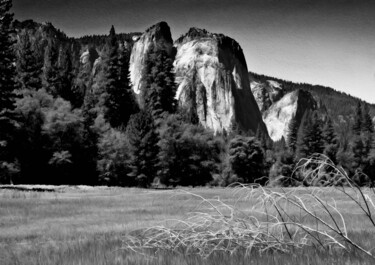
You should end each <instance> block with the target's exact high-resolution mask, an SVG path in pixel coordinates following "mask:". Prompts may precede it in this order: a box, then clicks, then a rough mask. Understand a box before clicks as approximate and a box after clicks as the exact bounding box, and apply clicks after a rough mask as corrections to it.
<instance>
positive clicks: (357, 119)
mask: <svg viewBox="0 0 375 265" xmlns="http://www.w3.org/2000/svg"><path fill="white" fill-rule="evenodd" d="M362 119H363V117H362V107H361V103H360V102H358V104H357V108H356V111H355V116H354V124H353V131H354V133H355V134H357V135H360V134H361V130H362Z"/></svg>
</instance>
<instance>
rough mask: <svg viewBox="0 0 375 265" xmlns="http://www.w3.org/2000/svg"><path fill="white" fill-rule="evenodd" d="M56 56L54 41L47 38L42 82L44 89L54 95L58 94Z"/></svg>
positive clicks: (57, 55)
mask: <svg viewBox="0 0 375 265" xmlns="http://www.w3.org/2000/svg"><path fill="white" fill-rule="evenodd" d="M58 58H59V52H58V50H57V47H56V45H55V43H54V41H53V40H52V39H49V40H48V44H47V47H46V49H45V53H44V64H43V74H42V84H43V87H44V88H45V89H46V91H47V92H49V93H50V94H52V95H54V96H57V94H58V81H59V76H58V74H59V72H58Z"/></svg>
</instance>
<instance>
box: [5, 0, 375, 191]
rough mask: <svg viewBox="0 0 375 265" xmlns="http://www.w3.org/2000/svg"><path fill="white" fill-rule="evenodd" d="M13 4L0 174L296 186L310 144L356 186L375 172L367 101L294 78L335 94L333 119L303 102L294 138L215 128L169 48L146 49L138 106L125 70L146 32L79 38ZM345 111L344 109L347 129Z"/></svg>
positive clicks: (10, 178) (15, 179) (52, 179)
mask: <svg viewBox="0 0 375 265" xmlns="http://www.w3.org/2000/svg"><path fill="white" fill-rule="evenodd" d="M10 8H11V1H10V0H5V1H2V2H1V3H0V28H1V31H0V183H5V184H8V183H12V184H19V183H22V184H56V185H60V184H70V185H76V184H86V185H118V186H139V187H169V186H178V185H184V186H189V185H191V186H199V185H221V186H226V185H228V184H230V183H233V182H243V183H253V182H258V183H261V184H269V185H283V186H289V185H300V184H303V181H302V179H301V178H302V177H301V176H299V175H298V172H293V169H294V168H295V166H296V165H297V164H298V163H299V161H300V159H302V158H306V157H309V156H311V155H312V154H314V153H322V154H325V155H326V156H328V157H329V158H330V159H331V160H332V161H334V162H335V163H337V164H339V165H341V166H343V167H344V168H345V169H346V170H347V171H348V172H349V173H350V175H351V176H353V177H354V178H356V181H357V182H358V183H359V184H361V185H371V184H372V182H373V180H375V172H374V171H375V154H374V148H373V135H374V126H373V123H372V119H371V115H370V113H371V112H373V108H374V107H373V106H371V105H369V104H365V103H364V102H361V101H360V100H358V99H355V98H351V97H348V96H347V95H343V96H340V94H339V93H338V92H335V93H333V92H331V90H329V89H326V88H324V87H316V86H310V85H307V84H304V85H303V86H305V87H304V88H301V84H299V86H298V88H296V89H307V90H309V91H310V92H312V93H316V94H318V95H324V96H322V97H320V98H321V99H322V104H326V103H328V102H330V100H335V102H337V104H336V103H335V104H333V105H332V104H331V105H330V107H329V112H328V113H329V115H328V117H324V118H323V117H322V116H321V115H319V113H318V112H317V111H312V112H310V111H306V113H305V114H304V117H303V120H302V122H301V125H300V126H297V125H296V122H293V121H292V122H291V124H290V126H289V127H290V128H289V135H288V139H287V141H285V140H284V139H282V140H281V141H279V142H276V143H274V142H272V141H271V140H270V139H269V137H268V135H264V133H261V132H260V131H258V132H256V133H255V134H254V133H248V132H242V131H240V130H238V129H236V128H233V130H232V131H231V132H230V133H225V134H222V135H220V134H219V135H214V134H213V132H211V131H210V130H207V129H205V128H204V127H202V126H201V125H200V124H199V122H198V121H197V117H194V116H192V115H188V114H187V113H189V112H187V111H185V110H184V109H182V108H181V107H179V106H178V104H177V102H176V100H175V93H176V85H175V82H174V73H173V58H170V57H169V55H168V54H167V53H166V52H165V51H164V50H162V49H158V47H153V48H152V49H151V50H150V51H149V52H148V54H147V58H146V62H145V65H146V67H145V73H144V75H145V76H146V77H147V78H146V87H147V89H145V90H144V92H143V93H144V95H142V97H143V99H144V104H143V105H144V107H143V108H140V107H139V105H138V103H137V99H136V96H135V95H134V92H133V91H132V88H131V84H130V80H129V60H130V54H131V49H132V45H133V37H135V38H136V37H138V36H139V35H140V34H139V33H130V34H116V32H115V28H114V27H113V26H112V27H111V29H110V31H109V35H106V36H98V35H96V36H84V37H82V38H79V39H74V38H69V37H67V36H66V35H65V34H64V33H63V32H61V31H60V30H58V29H56V28H55V27H54V26H53V25H52V24H51V23H44V24H39V23H36V22H33V21H31V20H28V21H24V22H19V21H14V19H13V15H12V14H11V12H10ZM257 78H259V79H261V78H262V76H261V75H257ZM283 82H284V83H283V86H284V88H285V89H290V90H293V89H295V88H293V83H291V82H286V81H283ZM326 101H327V102H326ZM327 105H329V104H327ZM340 115H342V116H343V117H344V118H345V119H348V122H347V123H345V124H346V127H345V130H341V131H340V130H339V128H342V125H341V124H338V123H337V119H338V117H339V116H340ZM343 131H344V132H345V134H344V133H343ZM361 173H365V174H367V176H368V177H366V176H364V175H363V174H361ZM329 174H330V172H327V177H329ZM291 176H293V178H291ZM314 184H316V185H319V183H314Z"/></svg>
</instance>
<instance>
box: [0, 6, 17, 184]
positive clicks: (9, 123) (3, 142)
mask: <svg viewBox="0 0 375 265" xmlns="http://www.w3.org/2000/svg"><path fill="white" fill-rule="evenodd" d="M11 7H12V2H11V0H1V1H0V182H1V181H2V180H1V178H2V177H1V176H5V175H8V172H9V170H8V169H9V168H8V166H10V164H9V162H11V160H12V155H11V153H12V152H11V148H10V144H9V143H10V141H11V140H12V135H13V132H14V123H13V118H14V117H13V114H12V113H13V110H14V108H15V106H14V101H15V94H14V90H15V88H16V82H15V78H16V71H15V67H14V62H15V56H14V53H13V48H12V46H13V44H14V42H13V41H12V38H11V34H12V33H13V30H12V27H11V24H12V22H13V14H11V13H10V12H9V11H10V8H11ZM5 181H7V182H8V181H10V182H11V180H5Z"/></svg>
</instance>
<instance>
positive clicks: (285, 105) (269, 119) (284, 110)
mask: <svg viewBox="0 0 375 265" xmlns="http://www.w3.org/2000/svg"><path fill="white" fill-rule="evenodd" d="M316 109H317V102H316V101H315V99H314V98H313V96H312V95H311V94H310V93H309V92H307V91H304V90H296V91H293V92H289V93H287V94H285V95H284V96H283V97H282V98H281V99H279V100H278V101H275V102H273V103H272V105H270V106H269V107H268V108H267V109H265V110H264V112H263V120H264V123H265V124H266V126H267V129H268V133H269V135H270V137H271V139H272V140H273V141H278V140H280V139H281V138H282V137H284V139H285V140H286V141H287V140H288V139H287V136H288V128H289V124H290V121H291V120H292V118H293V117H296V121H297V124H298V125H299V124H300V123H301V120H302V117H303V114H304V113H305V111H306V110H316Z"/></svg>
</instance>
